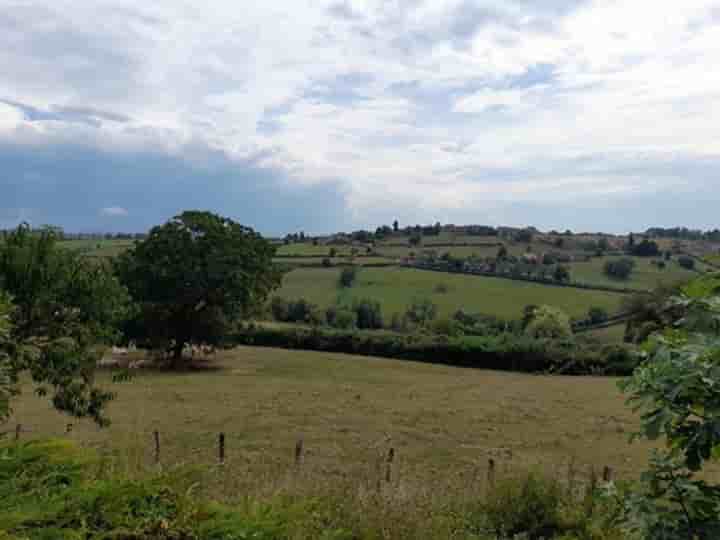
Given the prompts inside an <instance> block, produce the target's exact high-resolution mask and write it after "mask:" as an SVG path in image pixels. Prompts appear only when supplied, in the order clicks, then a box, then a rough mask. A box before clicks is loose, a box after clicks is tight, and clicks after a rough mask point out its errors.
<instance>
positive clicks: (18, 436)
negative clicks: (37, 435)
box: [15, 424, 22, 441]
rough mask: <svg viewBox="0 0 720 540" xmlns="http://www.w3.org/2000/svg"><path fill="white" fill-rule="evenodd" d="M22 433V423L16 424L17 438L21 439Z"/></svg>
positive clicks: (17, 439)
mask: <svg viewBox="0 0 720 540" xmlns="http://www.w3.org/2000/svg"><path fill="white" fill-rule="evenodd" d="M20 433H22V424H18V425H16V426H15V440H16V441H19V440H20Z"/></svg>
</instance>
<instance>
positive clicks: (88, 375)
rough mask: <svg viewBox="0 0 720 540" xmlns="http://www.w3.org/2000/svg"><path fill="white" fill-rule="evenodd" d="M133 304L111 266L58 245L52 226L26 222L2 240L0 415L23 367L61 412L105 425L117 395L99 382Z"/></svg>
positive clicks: (7, 403) (41, 391)
mask: <svg viewBox="0 0 720 540" xmlns="http://www.w3.org/2000/svg"><path fill="white" fill-rule="evenodd" d="M129 309H130V305H129V297H128V294H127V291H126V290H125V289H124V288H123V287H122V286H121V285H120V283H119V282H118V281H117V279H115V277H114V276H113V275H112V273H111V271H110V269H109V267H108V266H107V265H103V264H98V263H96V262H93V261H90V260H88V259H86V258H83V257H82V256H80V255H79V254H77V253H73V252H71V251H69V250H63V249H61V248H59V247H58V246H57V233H56V232H55V231H54V230H52V229H44V230H40V231H33V230H31V229H30V227H29V226H27V225H21V226H20V227H18V228H17V229H16V230H15V231H12V232H11V233H9V234H8V235H6V237H5V241H4V242H3V244H2V245H0V419H1V418H6V417H7V415H8V414H9V412H10V409H9V397H10V396H11V395H13V394H14V393H15V392H16V383H17V381H18V377H19V375H20V373H22V372H28V373H29V374H30V375H31V377H32V379H33V382H34V383H35V384H36V385H37V392H38V393H39V394H41V395H46V394H49V393H51V396H52V403H53V405H54V406H55V408H57V409H58V410H60V411H63V412H66V413H69V414H72V415H74V416H77V417H91V418H93V419H94V420H95V421H96V422H97V423H99V424H101V425H103V424H106V423H107V419H106V418H105V417H104V415H103V408H104V405H105V404H106V402H107V401H109V400H110V399H112V397H113V394H112V393H110V392H107V391H104V390H101V389H99V388H97V387H96V386H95V385H94V371H95V366H96V364H97V361H98V360H99V359H100V356H101V355H102V352H103V345H109V344H111V343H112V342H113V341H114V340H115V339H117V338H118V336H119V334H118V332H117V328H118V326H119V324H120V322H121V321H122V320H123V319H124V318H125V317H126V316H127V315H128V312H129Z"/></svg>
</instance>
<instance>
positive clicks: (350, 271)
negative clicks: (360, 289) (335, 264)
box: [338, 266, 358, 289]
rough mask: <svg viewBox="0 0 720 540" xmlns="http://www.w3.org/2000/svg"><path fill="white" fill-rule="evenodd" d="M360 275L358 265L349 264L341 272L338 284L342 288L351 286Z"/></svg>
mask: <svg viewBox="0 0 720 540" xmlns="http://www.w3.org/2000/svg"><path fill="white" fill-rule="evenodd" d="M357 276H358V267H357V266H348V267H346V268H343V269H342V272H340V279H339V281H338V285H339V286H340V287H341V288H345V289H347V288H350V287H352V286H353V285H355V281H357Z"/></svg>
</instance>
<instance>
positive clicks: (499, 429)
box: [12, 348, 647, 495]
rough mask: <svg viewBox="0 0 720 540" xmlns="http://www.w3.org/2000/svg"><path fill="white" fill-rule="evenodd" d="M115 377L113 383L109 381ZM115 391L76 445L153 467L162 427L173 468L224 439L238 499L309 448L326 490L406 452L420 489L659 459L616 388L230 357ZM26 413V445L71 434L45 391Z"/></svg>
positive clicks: (243, 354)
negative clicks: (637, 438) (491, 463)
mask: <svg viewBox="0 0 720 540" xmlns="http://www.w3.org/2000/svg"><path fill="white" fill-rule="evenodd" d="M101 378H102V380H103V381H104V383H103V384H107V382H108V379H109V374H107V373H106V374H103V375H101ZM190 382H192V384H189V383H190ZM570 382H571V384H569V383H570ZM112 387H113V389H114V390H115V391H117V392H118V398H117V400H116V401H114V402H113V403H112V404H111V406H110V410H109V414H110V417H111V418H112V419H113V424H112V425H111V426H110V428H108V429H106V430H98V429H97V428H96V427H95V426H93V425H92V424H91V423H89V422H88V423H80V424H76V425H75V426H74V428H73V430H72V433H71V435H70V436H71V437H72V438H75V439H77V440H79V441H82V442H83V443H84V444H88V445H91V446H94V447H98V448H101V449H104V450H107V451H113V452H119V453H120V454H122V455H124V456H127V457H128V459H131V460H134V461H133V463H134V465H135V466H137V467H140V468H143V467H149V466H150V465H151V464H152V460H153V453H152V452H153V451H152V432H153V430H159V431H160V434H161V440H162V458H161V459H162V463H164V464H166V465H173V464H179V463H185V464H193V463H195V464H210V463H213V462H214V460H215V456H216V452H217V449H216V445H217V434H218V433H219V432H221V431H222V432H225V433H226V435H227V456H228V464H229V467H228V468H227V469H226V470H227V471H230V472H231V475H232V476H233V478H232V479H226V480H225V481H224V484H223V486H224V488H226V489H229V490H231V491H232V489H235V488H236V487H237V484H236V483H241V482H248V481H250V480H249V477H252V478H254V479H255V481H264V480H268V481H270V480H271V479H272V480H277V479H278V478H281V477H282V476H283V475H284V474H285V473H286V472H287V471H288V470H289V469H290V468H291V464H292V452H293V447H294V445H295V442H296V441H297V440H298V439H299V438H303V440H304V444H305V448H306V454H307V455H306V460H305V466H307V467H308V468H309V470H310V471H312V472H314V473H317V474H320V475H323V477H324V478H325V479H326V480H327V479H329V478H337V479H339V478H343V477H346V476H347V475H349V476H350V477H351V478H353V479H354V480H355V481H357V482H361V481H363V480H365V479H367V477H368V476H372V474H373V471H374V467H375V463H376V459H377V457H378V455H379V454H380V453H382V452H385V451H387V448H388V446H390V445H392V446H393V447H395V448H396V450H397V466H398V472H397V476H398V477H399V478H400V480H401V482H403V484H405V485H406V486H407V485H412V484H414V483H416V482H418V483H419V482H423V481H429V480H433V479H435V480H440V479H444V480H443V482H445V481H451V479H453V478H458V476H457V475H458V474H464V475H465V478H467V477H468V476H467V475H468V474H470V473H471V472H472V471H473V470H474V469H475V468H477V467H484V466H485V464H486V463H487V459H488V458H489V457H493V458H494V459H496V460H497V461H498V463H499V464H500V465H501V469H500V470H504V469H505V468H508V469H509V471H510V472H511V473H512V472H519V471H521V470H526V469H528V468H531V467H534V466H542V467H543V468H545V470H558V469H562V470H563V471H565V470H566V468H567V466H568V463H569V462H570V461H571V460H574V462H575V465H576V466H577V467H578V470H579V471H581V472H582V474H585V473H586V472H587V470H588V467H589V466H590V465H595V466H599V467H601V466H603V465H610V466H612V467H613V468H614V469H615V470H616V471H617V472H618V474H620V475H621V476H626V475H630V474H631V473H634V472H637V471H638V470H640V469H641V468H642V466H643V464H644V463H645V460H646V451H647V447H646V446H644V445H643V444H633V445H629V444H628V443H627V436H628V434H629V433H630V432H631V431H633V430H634V429H635V428H636V427H637V418H636V417H634V416H633V413H632V412H631V411H630V409H628V408H627V407H626V406H625V405H624V402H623V399H622V397H621V395H620V393H619V391H618V389H617V387H616V380H615V379H611V378H599V377H575V378H572V379H567V378H565V377H561V376H533V375H521V374H513V373H499V372H487V371H481V370H466V369H460V368H450V367H444V366H437V365H427V364H416V363H412V362H404V361H391V360H384V359H379V358H363V357H354V356H350V355H340V354H324V353H310V352H298V351H285V350H277V349H256V348H238V349H235V350H232V351H226V352H222V353H219V354H218V356H217V358H216V359H215V360H214V362H213V365H212V369H210V367H208V369H205V370H198V371H194V372H192V373H188V372H185V373H177V372H176V373H173V372H155V371H141V372H139V373H138V374H137V376H136V377H135V378H134V379H133V380H132V381H130V382H129V383H124V384H114V385H112ZM14 408H15V413H14V417H13V418H12V422H17V423H22V424H23V426H26V428H27V429H28V430H29V432H28V433H27V434H26V435H25V437H45V436H51V435H52V436H54V435H61V434H63V433H64V431H65V426H66V423H67V421H68V420H67V419H66V418H64V417H62V416H60V415H59V414H57V413H55V412H54V411H53V410H52V409H51V407H50V406H49V405H48V403H47V401H46V400H43V399H40V398H38V397H36V396H34V395H33V394H32V393H31V392H26V393H24V394H23V395H22V396H21V398H20V399H19V400H18V401H17V403H16V404H15V407H14ZM483 470H484V469H483ZM483 474H484V473H483ZM226 495H227V493H226Z"/></svg>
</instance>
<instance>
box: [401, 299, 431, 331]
mask: <svg viewBox="0 0 720 540" xmlns="http://www.w3.org/2000/svg"><path fill="white" fill-rule="evenodd" d="M437 311H438V310H437V306H436V305H435V304H434V303H433V302H432V300H430V299H429V298H416V299H414V300H413V301H412V303H411V304H410V305H409V306H408V307H407V309H406V310H405V318H407V320H408V321H409V322H410V323H412V324H414V325H417V326H420V327H424V326H427V325H428V324H430V323H431V322H432V321H433V320H434V319H435V317H437Z"/></svg>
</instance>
